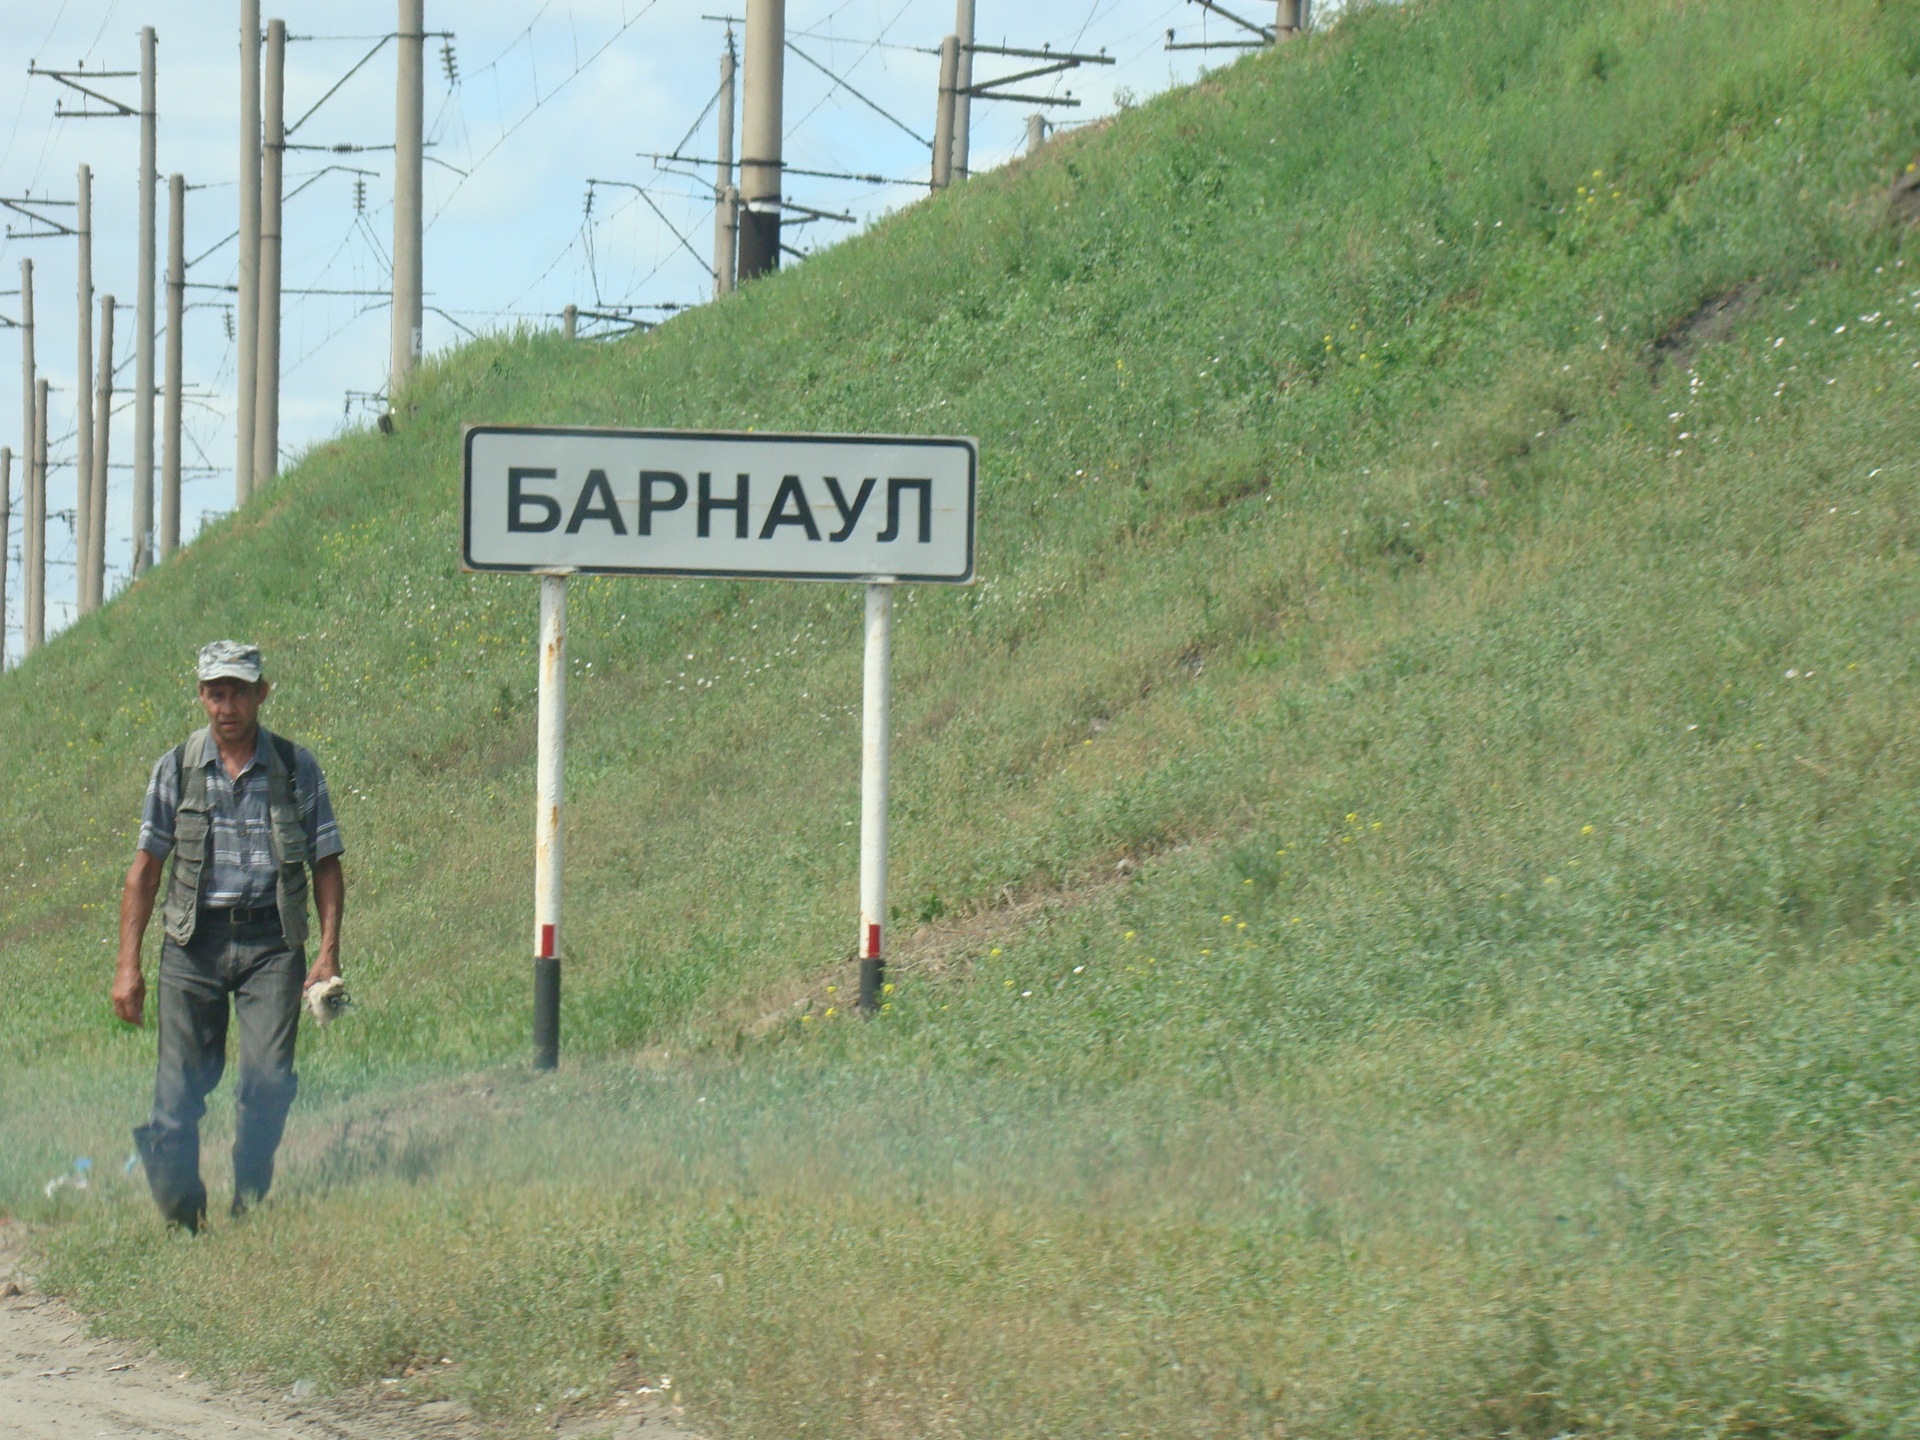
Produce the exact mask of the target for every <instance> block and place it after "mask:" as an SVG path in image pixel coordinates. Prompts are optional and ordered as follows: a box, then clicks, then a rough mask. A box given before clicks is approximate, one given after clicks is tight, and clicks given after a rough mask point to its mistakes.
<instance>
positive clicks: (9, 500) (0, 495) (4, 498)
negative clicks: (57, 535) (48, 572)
mask: <svg viewBox="0 0 1920 1440" xmlns="http://www.w3.org/2000/svg"><path fill="white" fill-rule="evenodd" d="M29 444H31V442H29ZM29 453H31V452H29ZM32 468H33V466H32V465H31V464H30V463H29V462H28V459H27V456H26V455H22V456H21V457H20V474H21V478H22V479H23V480H24V478H25V477H26V473H27V472H28V471H29V470H31V469H32ZM20 508H21V510H22V511H23V512H24V511H25V509H26V507H25V506H24V505H22V506H21V507H20ZM23 518H24V517H23ZM12 529H13V451H11V450H9V449H7V447H6V446H4V445H0V670H4V669H6V668H7V537H8V535H9V534H10V533H11V532H12Z"/></svg>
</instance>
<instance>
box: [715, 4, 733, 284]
mask: <svg viewBox="0 0 1920 1440" xmlns="http://www.w3.org/2000/svg"><path fill="white" fill-rule="evenodd" d="M733 72H734V59H733V29H732V27H731V26H729V27H728V29H727V48H726V49H725V50H723V51H721V52H720V99H719V101H718V111H719V121H720V135H719V143H718V145H717V146H716V147H715V148H714V155H715V156H716V157H717V158H716V160H715V162H714V167H713V293H714V297H715V298H716V299H717V298H718V297H720V296H722V295H725V294H727V293H728V292H729V291H730V290H732V289H733V231H734V226H735V224H737V223H738V222H737V221H736V219H735V217H734V214H733V207H732V206H731V205H729V204H728V202H727V197H728V196H729V195H732V194H734V193H736V192H735V191H734V188H733Z"/></svg>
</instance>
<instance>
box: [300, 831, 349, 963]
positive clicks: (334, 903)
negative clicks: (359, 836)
mask: <svg viewBox="0 0 1920 1440" xmlns="http://www.w3.org/2000/svg"><path fill="white" fill-rule="evenodd" d="M346 897H347V882H346V876H345V875H344V873H343V872H342V871H341V869H340V857H339V856H338V855H329V856H327V858H326V859H324V860H316V861H314V862H313V908H314V909H315V910H316V911H317V912H318V913H319V916H320V957H319V959H317V960H315V961H314V962H313V967H312V968H311V969H310V970H308V971H307V983H306V985H305V986H304V987H302V988H303V989H308V990H311V989H312V988H313V987H314V986H315V985H318V984H320V983H321V982H323V981H326V980H331V979H333V977H334V976H336V975H338V974H339V973H340V916H341V913H342V911H344V910H345V908H346Z"/></svg>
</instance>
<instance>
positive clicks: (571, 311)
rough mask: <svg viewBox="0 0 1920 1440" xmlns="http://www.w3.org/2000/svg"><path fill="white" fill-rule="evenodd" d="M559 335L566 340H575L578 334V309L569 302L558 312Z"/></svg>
mask: <svg viewBox="0 0 1920 1440" xmlns="http://www.w3.org/2000/svg"><path fill="white" fill-rule="evenodd" d="M560 333H561V334H562V335H564V336H566V337H567V339H569V340H572V339H576V338H577V337H578V336H579V334H580V307H579V306H578V305H575V304H574V303H572V302H571V301H569V302H568V303H567V308H566V309H564V310H562V311H561V312H560Z"/></svg>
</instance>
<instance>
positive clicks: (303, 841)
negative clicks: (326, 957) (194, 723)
mask: <svg viewBox="0 0 1920 1440" xmlns="http://www.w3.org/2000/svg"><path fill="white" fill-rule="evenodd" d="M260 738H261V740H263V741H265V742H267V743H265V744H263V745H262V746H261V747H260V748H261V749H262V750H263V751H265V753H266V761H267V813H268V816H269V819H270V826H271V831H272V834H271V838H270V839H269V842H268V848H269V849H270V850H271V851H272V854H273V864H274V869H275V871H276V880H275V889H276V890H277V891H278V892H279V900H280V930H281V933H282V934H283V935H284V936H285V937H286V942H287V944H288V946H289V947H294V946H300V945H304V944H306V942H307V860H308V855H307V829H306V826H304V825H302V824H301V823H300V806H299V804H298V802H297V801H296V799H295V797H294V786H293V775H294V767H295V765H296V764H297V763H298V761H297V755H298V752H297V751H296V750H295V749H294V746H293V742H292V741H291V740H284V739H282V738H281V737H280V736H278V735H275V734H272V733H271V732H269V731H267V730H265V729H262V730H261V731H260ZM216 754H217V752H216V750H215V748H214V744H213V736H212V735H211V734H210V733H209V732H208V731H207V730H205V729H200V730H196V731H194V732H193V734H192V735H191V736H189V737H188V738H187V740H186V743H184V744H182V745H179V746H177V747H176V748H175V749H174V752H173V763H174V765H175V766H176V767H177V769H176V770H175V772H174V773H175V775H176V776H177V777H178V780H179V783H178V785H177V786H176V787H175V790H176V793H177V794H178V795H179V797H180V804H179V808H178V810H177V811H176V812H175V815H174V823H173V875H172V878H171V879H170V881H169V882H168V886H167V908H166V925H167V937H168V938H169V939H170V940H172V941H173V942H174V943H175V944H176V945H184V944H186V943H187V942H188V941H189V940H191V939H192V938H193V927H194V922H195V921H196V920H197V919H199V916H200V877H201V876H202V875H203V874H205V873H206V868H207V860H208V858H209V856H210V852H211V850H212V847H213V817H212V815H211V814H210V813H209V812H208V809H207V761H208V760H209V759H210V758H213V757H214V756H215V755H216Z"/></svg>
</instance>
